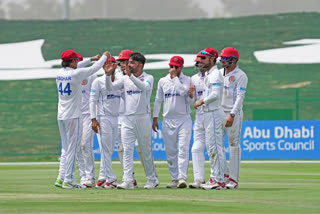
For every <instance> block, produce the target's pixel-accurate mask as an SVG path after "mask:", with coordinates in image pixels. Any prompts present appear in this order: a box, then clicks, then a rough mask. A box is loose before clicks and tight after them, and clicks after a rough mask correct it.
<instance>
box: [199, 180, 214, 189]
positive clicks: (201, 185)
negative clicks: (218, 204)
mask: <svg viewBox="0 0 320 214" xmlns="http://www.w3.org/2000/svg"><path fill="white" fill-rule="evenodd" d="M213 183H214V182H213V179H212V178H210V179H209V180H208V181H207V182H206V183H204V184H200V188H202V187H203V186H206V185H209V184H213Z"/></svg>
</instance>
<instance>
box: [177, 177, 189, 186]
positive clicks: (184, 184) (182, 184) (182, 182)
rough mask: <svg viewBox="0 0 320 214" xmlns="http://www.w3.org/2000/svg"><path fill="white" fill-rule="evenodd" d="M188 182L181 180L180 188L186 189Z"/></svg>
mask: <svg viewBox="0 0 320 214" xmlns="http://www.w3.org/2000/svg"><path fill="white" fill-rule="evenodd" d="M187 186H188V185H187V182H186V181H185V180H184V179H179V183H178V188H186V187H187Z"/></svg>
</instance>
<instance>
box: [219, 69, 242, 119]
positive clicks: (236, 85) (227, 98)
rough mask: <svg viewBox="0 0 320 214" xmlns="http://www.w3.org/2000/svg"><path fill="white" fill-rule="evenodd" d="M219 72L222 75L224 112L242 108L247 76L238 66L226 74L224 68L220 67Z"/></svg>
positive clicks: (233, 111) (234, 111) (233, 112)
mask: <svg viewBox="0 0 320 214" xmlns="http://www.w3.org/2000/svg"><path fill="white" fill-rule="evenodd" d="M220 72H221V74H222V75H224V77H223V78H224V88H223V97H222V103H221V105H222V108H223V110H224V111H225V112H230V113H232V114H235V113H236V112H237V111H240V110H242V106H243V101H244V98H245V93H246V90H247V84H248V77H247V75H246V73H244V72H243V71H242V70H241V69H240V68H239V67H238V66H237V67H236V68H235V69H234V70H233V71H231V72H229V73H228V74H225V72H224V69H221V70H220Z"/></svg>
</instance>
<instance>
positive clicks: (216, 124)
mask: <svg viewBox="0 0 320 214" xmlns="http://www.w3.org/2000/svg"><path fill="white" fill-rule="evenodd" d="M224 119H225V117H224V112H223V111H222V110H216V111H214V112H208V113H206V114H205V119H204V123H205V127H206V146H207V149H208V154H209V157H211V158H212V159H213V160H214V164H213V166H212V167H213V169H212V170H213V177H214V182H213V183H212V184H208V185H205V186H203V187H202V188H203V189H225V182H224V172H223V159H224V155H223V149H222V146H223V145H222V144H223V124H224Z"/></svg>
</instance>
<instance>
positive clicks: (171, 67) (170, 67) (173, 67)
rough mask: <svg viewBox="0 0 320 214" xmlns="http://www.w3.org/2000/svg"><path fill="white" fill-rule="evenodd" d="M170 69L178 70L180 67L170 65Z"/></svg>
mask: <svg viewBox="0 0 320 214" xmlns="http://www.w3.org/2000/svg"><path fill="white" fill-rule="evenodd" d="M170 68H175V69H178V68H179V66H175V65H170Z"/></svg>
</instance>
